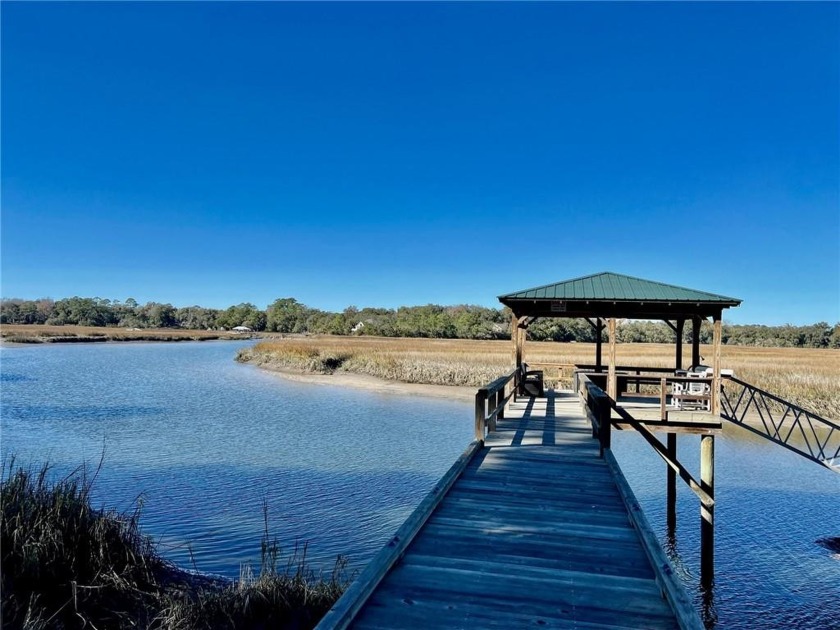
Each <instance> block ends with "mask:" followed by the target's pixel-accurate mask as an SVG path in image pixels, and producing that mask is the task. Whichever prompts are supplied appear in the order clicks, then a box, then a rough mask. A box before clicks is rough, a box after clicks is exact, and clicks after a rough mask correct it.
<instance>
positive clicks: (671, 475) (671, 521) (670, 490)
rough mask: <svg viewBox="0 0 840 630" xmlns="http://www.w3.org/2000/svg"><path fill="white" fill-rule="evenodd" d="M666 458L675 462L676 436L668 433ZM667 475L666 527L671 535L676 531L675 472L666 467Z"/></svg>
mask: <svg viewBox="0 0 840 630" xmlns="http://www.w3.org/2000/svg"><path fill="white" fill-rule="evenodd" d="M666 439H667V441H668V442H667V447H668V457H670V458H671V461H674V462H675V461H677V434H676V433H669V434H668V436H667V438H666ZM665 469H666V470H667V475H668V480H667V481H668V487H667V498H668V505H667V525H668V532H669V534H671V535H673V534H674V531H675V530H676V529H677V471H676V470H674V469H673V468H671V467H670V466H666V467H665Z"/></svg>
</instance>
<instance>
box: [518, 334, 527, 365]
mask: <svg viewBox="0 0 840 630" xmlns="http://www.w3.org/2000/svg"><path fill="white" fill-rule="evenodd" d="M527 340H528V329H527V328H520V329H519V363H518V364H517V365H522V364H523V363H525V342H526V341H527Z"/></svg>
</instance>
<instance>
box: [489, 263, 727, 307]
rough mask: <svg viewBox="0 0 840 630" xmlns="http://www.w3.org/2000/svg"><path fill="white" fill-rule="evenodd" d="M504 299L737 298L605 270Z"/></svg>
mask: <svg viewBox="0 0 840 630" xmlns="http://www.w3.org/2000/svg"><path fill="white" fill-rule="evenodd" d="M508 300H604V301H611V302H630V301H632V302H669V303H670V302H691V303H700V302H702V303H706V304H709V303H712V304H715V305H719V306H738V305H739V304H740V303H741V300H739V299H737V298H731V297H727V296H725V295H716V294H714V293H707V292H706V291H697V290H696V289H686V288H684V287H678V286H675V285H672V284H664V283H662V282H653V281H652V280H643V279H641V278H634V277H632V276H624V275H621V274H618V273H611V272H608V271H605V272H603V273H596V274H594V275H591V276H584V277H582V278H574V279H572V280H565V281H563V282H557V283H555V284H546V285H544V286H541V287H535V288H533V289H525V290H523V291H517V292H515V293H508V294H507V295H500V296H499V301H501V302H507V301H508Z"/></svg>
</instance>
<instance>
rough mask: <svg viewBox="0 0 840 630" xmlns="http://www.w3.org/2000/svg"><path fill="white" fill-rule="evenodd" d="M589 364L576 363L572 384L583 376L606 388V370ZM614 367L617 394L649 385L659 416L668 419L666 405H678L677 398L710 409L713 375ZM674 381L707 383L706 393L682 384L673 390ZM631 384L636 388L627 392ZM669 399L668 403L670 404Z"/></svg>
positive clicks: (692, 383)
mask: <svg viewBox="0 0 840 630" xmlns="http://www.w3.org/2000/svg"><path fill="white" fill-rule="evenodd" d="M590 367H591V366H579V367H578V370H577V371H575V373H574V374H573V375H572V388H573V389H574V390H575V391H578V380H579V379H580V378H581V377H582V376H586V377H587V378H588V379H589V380H590V381H591V382H593V383H594V384H595V385H596V386H597V387H598V388H600V389H601V390H605V389H606V387H607V373H606V372H595V371H592V370H590V369H589V368H590ZM616 369H617V370H620V371H621V372H622V373H619V374H618V375H617V376H616V379H617V381H618V395H619V396H621V395H623V394H631V393H637V394H641V395H645V393H644V392H642V386H644V385H649V386H651V387H650V389H649V390H648V395H650V396H657V397H658V398H659V409H660V418H661V419H662V420H667V418H668V408H669V407H674V406H677V405H676V401H677V400H679V401H680V405H679V406H683V404H685V403H693V406H697V407H698V410H699V411H707V412H709V413H711V411H710V409H711V400H712V394H711V390H712V386H713V385H712V384H713V383H714V379H713V378H711V377H701V376H675V375H674V370H672V369H669V368H647V367H633V366H619V367H617V368H616ZM659 373H668V374H669V376H659V375H658V374H659ZM675 384H681V385H684V386H685V385H697V384H704V385H706V386H707V387H706V390H707V391H706V393H701V392H691V391H688V390H687V389H686V388H685V387H683V390H682V391H681V392H676V391H675V388H674V385H675ZM631 385H632V386H635V389H636V391H635V392H630V386H631ZM669 399H670V403H671V404H670V405H669Z"/></svg>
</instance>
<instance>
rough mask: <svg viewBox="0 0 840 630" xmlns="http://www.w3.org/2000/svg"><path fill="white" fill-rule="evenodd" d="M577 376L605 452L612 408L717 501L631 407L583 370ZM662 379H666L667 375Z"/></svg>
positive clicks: (707, 499)
mask: <svg viewBox="0 0 840 630" xmlns="http://www.w3.org/2000/svg"><path fill="white" fill-rule="evenodd" d="M576 376H577V381H578V386H577V392H578V395H579V396H580V397H581V403H582V404H583V405H584V406H585V407H586V409H587V411H588V412H589V413H588V415H589V418H590V421H591V422H592V425H593V431H592V437H597V438H598V440H599V442H600V446H601V455H602V456H603V453H604V451H605V450H608V449H609V448H610V444H611V437H610V436H611V430H612V425H613V424H615V420H613V419H612V412H613V411H614V412H615V413H616V414H618V416H619V418H621V421H622V423H624V424H629V425H630V426H631V427H633V428H634V429H635V430H636V431H637V432H638V433H639V434H640V435H641V436H642V437H643V438H644V439H645V441H646V442H647V443H648V444H650V445H651V447H653V450H654V451H656V454H657V455H659V456H660V457H661V458H662V459H663V460H664V461H665V463H666V464H667V465H668V467H669V468H671V469H672V470H674V472H676V473H677V475H679V477H680V479H682V480H683V481H684V482H685V483H686V485H687V486H688V487H689V488H691V490H692V491H693V492H694V494H696V495H697V498H699V499H700V501H701V502H703V504H704V505H707V506H713V505H714V504H715V500H714V498H713V497H712V496H711V495H710V494H709V493H708V492H706V490H704V489H703V487H702V486H701V484H700V482H698V481H697V480H696V479H695V478H694V476H693V475H692V474H691V473H690V472H688V470H687V469H686V468H685V466H683V465H682V464H681V463H680V462H679V461H678V460H677V459H676V458H674V457H672V456H671V454H670V453H669V452H668V448H667V447H666V446H665V445H664V444H662V442H660V441H659V440H658V439H657V438H656V436H655V435H654V434H653V432H652V431H651V430H650V429H648V428H647V427H646V426H645V425H644V423H642V422H640V421H639V420H637V419H636V418H634V417H633V415H632V414H631V413H630V412H629V411H627V410H626V409H624V408H622V407H620V406H619V405H618V403H616V401H614V400H613V399H612V398H610V397H609V395H608V394H607V393H606V392H605V391H604V390H602V389H601V388H600V387H598V386H597V385H596V384H595V383H593V382H592V381H591V380H589V377H588V376H587V375H586V374H584V373H582V372H579V373H578V374H576ZM662 380H663V381H664V380H665V379H662ZM584 390H585V393H584Z"/></svg>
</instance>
